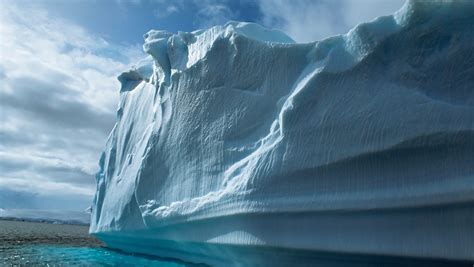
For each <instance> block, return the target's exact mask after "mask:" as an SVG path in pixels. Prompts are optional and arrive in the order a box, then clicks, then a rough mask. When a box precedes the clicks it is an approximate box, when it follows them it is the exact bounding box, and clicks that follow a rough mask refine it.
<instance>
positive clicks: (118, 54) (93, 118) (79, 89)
mask: <svg viewBox="0 0 474 267" xmlns="http://www.w3.org/2000/svg"><path fill="white" fill-rule="evenodd" d="M0 12H1V17H0V36H1V39H2V41H1V42H0V139H1V142H0V187H2V188H3V189H4V190H7V189H8V190H11V191H28V192H30V193H35V194H39V195H48V194H49V195H54V194H58V193H61V194H70V195H76V196H84V198H86V197H87V198H89V197H90V196H91V195H92V194H93V193H94V189H95V185H94V184H95V182H94V178H93V174H94V172H95V171H96V169H97V161H98V157H99V153H100V151H101V150H102V147H103V144H104V143H105V139H106V136H107V135H108V132H109V131H110V129H111V127H112V126H113V123H114V120H115V109H116V105H117V102H118V89H117V88H119V85H118V81H117V80H116V78H115V77H116V76H117V75H118V74H119V73H120V72H121V71H123V70H125V69H127V65H128V64H130V62H134V61H135V60H136V59H137V58H139V57H141V56H142V52H141V51H140V48H138V47H125V46H118V45H114V44H110V43H108V42H107V41H106V40H104V39H101V38H99V37H97V36H94V35H93V34H91V33H89V32H87V31H86V30H84V29H83V28H81V27H80V26H78V25H75V24H73V23H71V22H68V21H65V20H61V19H55V18H52V17H50V16H49V14H48V13H47V12H46V11H44V10H37V9H32V8H25V7H22V8H19V7H18V6H16V5H14V4H13V2H6V4H3V5H2V11H0ZM78 208H80V209H82V208H83V207H78Z"/></svg>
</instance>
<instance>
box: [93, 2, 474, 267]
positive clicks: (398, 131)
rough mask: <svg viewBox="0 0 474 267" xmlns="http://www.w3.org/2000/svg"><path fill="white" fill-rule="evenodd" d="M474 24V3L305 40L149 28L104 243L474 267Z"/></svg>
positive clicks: (123, 107)
mask: <svg viewBox="0 0 474 267" xmlns="http://www.w3.org/2000/svg"><path fill="white" fill-rule="evenodd" d="M473 25H474V4H473V2H469V1H458V2H455V1H453V2H449V1H439V2H423V1H409V2H408V3H407V4H405V6H404V7H403V8H402V9H401V10H400V11H399V12H397V13H396V14H395V15H393V16H387V17H380V18H378V19H376V20H374V21H372V22H370V23H365V24H361V25H358V26H357V27H355V28H354V29H353V30H351V31H350V32H349V33H347V34H345V35H341V36H335V37H332V38H328V39H325V40H323V41H319V42H313V43H306V44H298V43H295V42H294V41H292V40H291V38H289V37H288V36H286V35H285V34H283V33H281V32H278V31H274V30H268V29H264V28H262V27H260V26H258V25H256V24H250V23H237V22H230V23H228V24H226V25H225V26H216V27H213V28H211V29H208V30H200V31H195V32H191V33H184V32H179V33H178V34H171V33H168V32H164V31H154V30H152V31H150V32H148V33H147V34H146V35H145V45H144V49H145V51H146V52H147V53H148V54H149V57H148V58H147V59H145V60H143V61H142V62H140V63H139V64H138V65H137V66H136V67H135V68H133V69H132V70H130V71H128V72H125V73H123V74H122V75H120V76H119V80H120V81H121V83H122V88H121V100H120V105H119V109H118V112H117V114H118V115H117V116H118V118H117V123H116V125H115V128H114V129H113V131H112V133H111V135H110V137H109V140H108V141H107V146H106V149H105V152H104V153H103V155H102V157H101V160H100V172H99V173H98V175H97V194H96V197H95V200H94V208H93V215H92V222H91V229H90V230H91V232H92V233H94V234H96V235H97V236H99V237H100V238H102V239H103V240H104V241H105V242H107V243H108V244H109V245H110V246H112V247H117V248H121V249H125V250H129V251H135V252H142V253H151V254H158V255H161V256H172V257H174V256H177V257H183V255H185V254H186V255H187V258H189V259H191V260H197V261H204V262H208V263H220V262H221V261H225V260H229V259H232V257H234V256H235V255H236V252H235V251H234V250H232V249H231V248H230V247H231V245H244V246H250V245H252V246H253V245H255V246H272V247H280V248H293V249H308V250H319V251H338V252H357V253H375V254H390V255H409V256H420V257H436V258H450V259H470V260H473V259H474V238H473V236H474V28H473ZM223 253H224V254H223Z"/></svg>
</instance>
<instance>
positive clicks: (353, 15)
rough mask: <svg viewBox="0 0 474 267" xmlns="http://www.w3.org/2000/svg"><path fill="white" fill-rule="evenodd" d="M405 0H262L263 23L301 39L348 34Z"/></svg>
mask: <svg viewBox="0 0 474 267" xmlns="http://www.w3.org/2000/svg"><path fill="white" fill-rule="evenodd" d="M403 2H404V0H383V1H382V0H380V1H378V0H335V1H329V0H259V1H258V4H259V7H260V10H261V12H262V14H263V18H262V23H263V24H264V25H266V26H267V27H272V28H277V29H280V30H282V31H284V32H286V33H287V34H289V35H290V36H291V37H292V38H294V39H295V40H297V41H299V42H311V41H316V40H321V39H324V38H327V37H330V36H333V35H337V34H343V33H346V32H347V31H348V30H349V29H351V28H353V27H354V26H355V25H357V24H359V23H362V22H367V21H371V20H373V19H374V18H376V17H378V16H383V15H389V14H391V13H393V12H395V11H397V10H398V9H399V8H400V7H401V6H402V5H403Z"/></svg>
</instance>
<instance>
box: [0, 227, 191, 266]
mask: <svg viewBox="0 0 474 267" xmlns="http://www.w3.org/2000/svg"><path fill="white" fill-rule="evenodd" d="M88 229H89V227H88V226H84V225H63V224H50V223H38V222H24V221H7V220H0V266H160V267H180V266H195V265H193V264H190V263H185V262H180V261H176V260H173V259H161V258H155V257H153V258H152V257H146V256H144V255H135V254H127V253H123V252H120V251H115V250H111V249H108V248H106V247H105V245H104V244H103V243H102V242H100V240H98V239H96V238H94V237H92V236H90V235H89V234H88Z"/></svg>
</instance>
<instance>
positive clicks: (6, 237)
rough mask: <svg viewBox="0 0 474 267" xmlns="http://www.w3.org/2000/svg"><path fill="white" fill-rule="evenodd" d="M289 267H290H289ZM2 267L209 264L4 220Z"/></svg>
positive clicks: (388, 262) (62, 228) (340, 257)
mask: <svg viewBox="0 0 474 267" xmlns="http://www.w3.org/2000/svg"><path fill="white" fill-rule="evenodd" d="M242 249H245V248H242ZM252 250H253V253H262V255H285V254H288V255H290V254H294V255H300V256H298V258H299V259H300V261H299V262H298V263H299V266H321V267H327V266H331V267H332V266H337V267H341V266H344V267H346V266H347V267H355V266H357V267H367V266H370V267H378V266H391V267H395V266H397V267H398V266H429V267H433V266H435V267H436V266H439V267H441V266H443V267H452V266H466V267H472V266H474V265H473V264H472V263H468V262H450V261H440V260H427V259H410V258H402V257H388V256H376V255H372V256H371V255H346V254H334V253H313V252H311V253H309V252H308V253H306V252H292V251H289V250H288V251H287V250H282V249H272V248H253V249H252ZM245 254H250V253H249V252H248V251H247V252H245V251H242V255H245ZM304 262H308V264H304ZM236 264H238V263H236ZM283 265H285V266H286V264H283ZM0 266H160V267H180V266H203V265H202V264H201V265H197V264H193V263H188V262H184V261H180V260H176V259H169V258H157V257H149V256H146V255H137V254H130V253H124V252H122V251H118V250H111V249H108V248H106V247H105V244H103V243H102V242H101V241H100V240H98V239H96V238H95V237H93V236H90V235H89V234H88V226H86V225H67V224H51V223H40V222H25V221H8V220H0ZM262 266H265V265H262ZM288 266H291V265H288Z"/></svg>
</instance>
